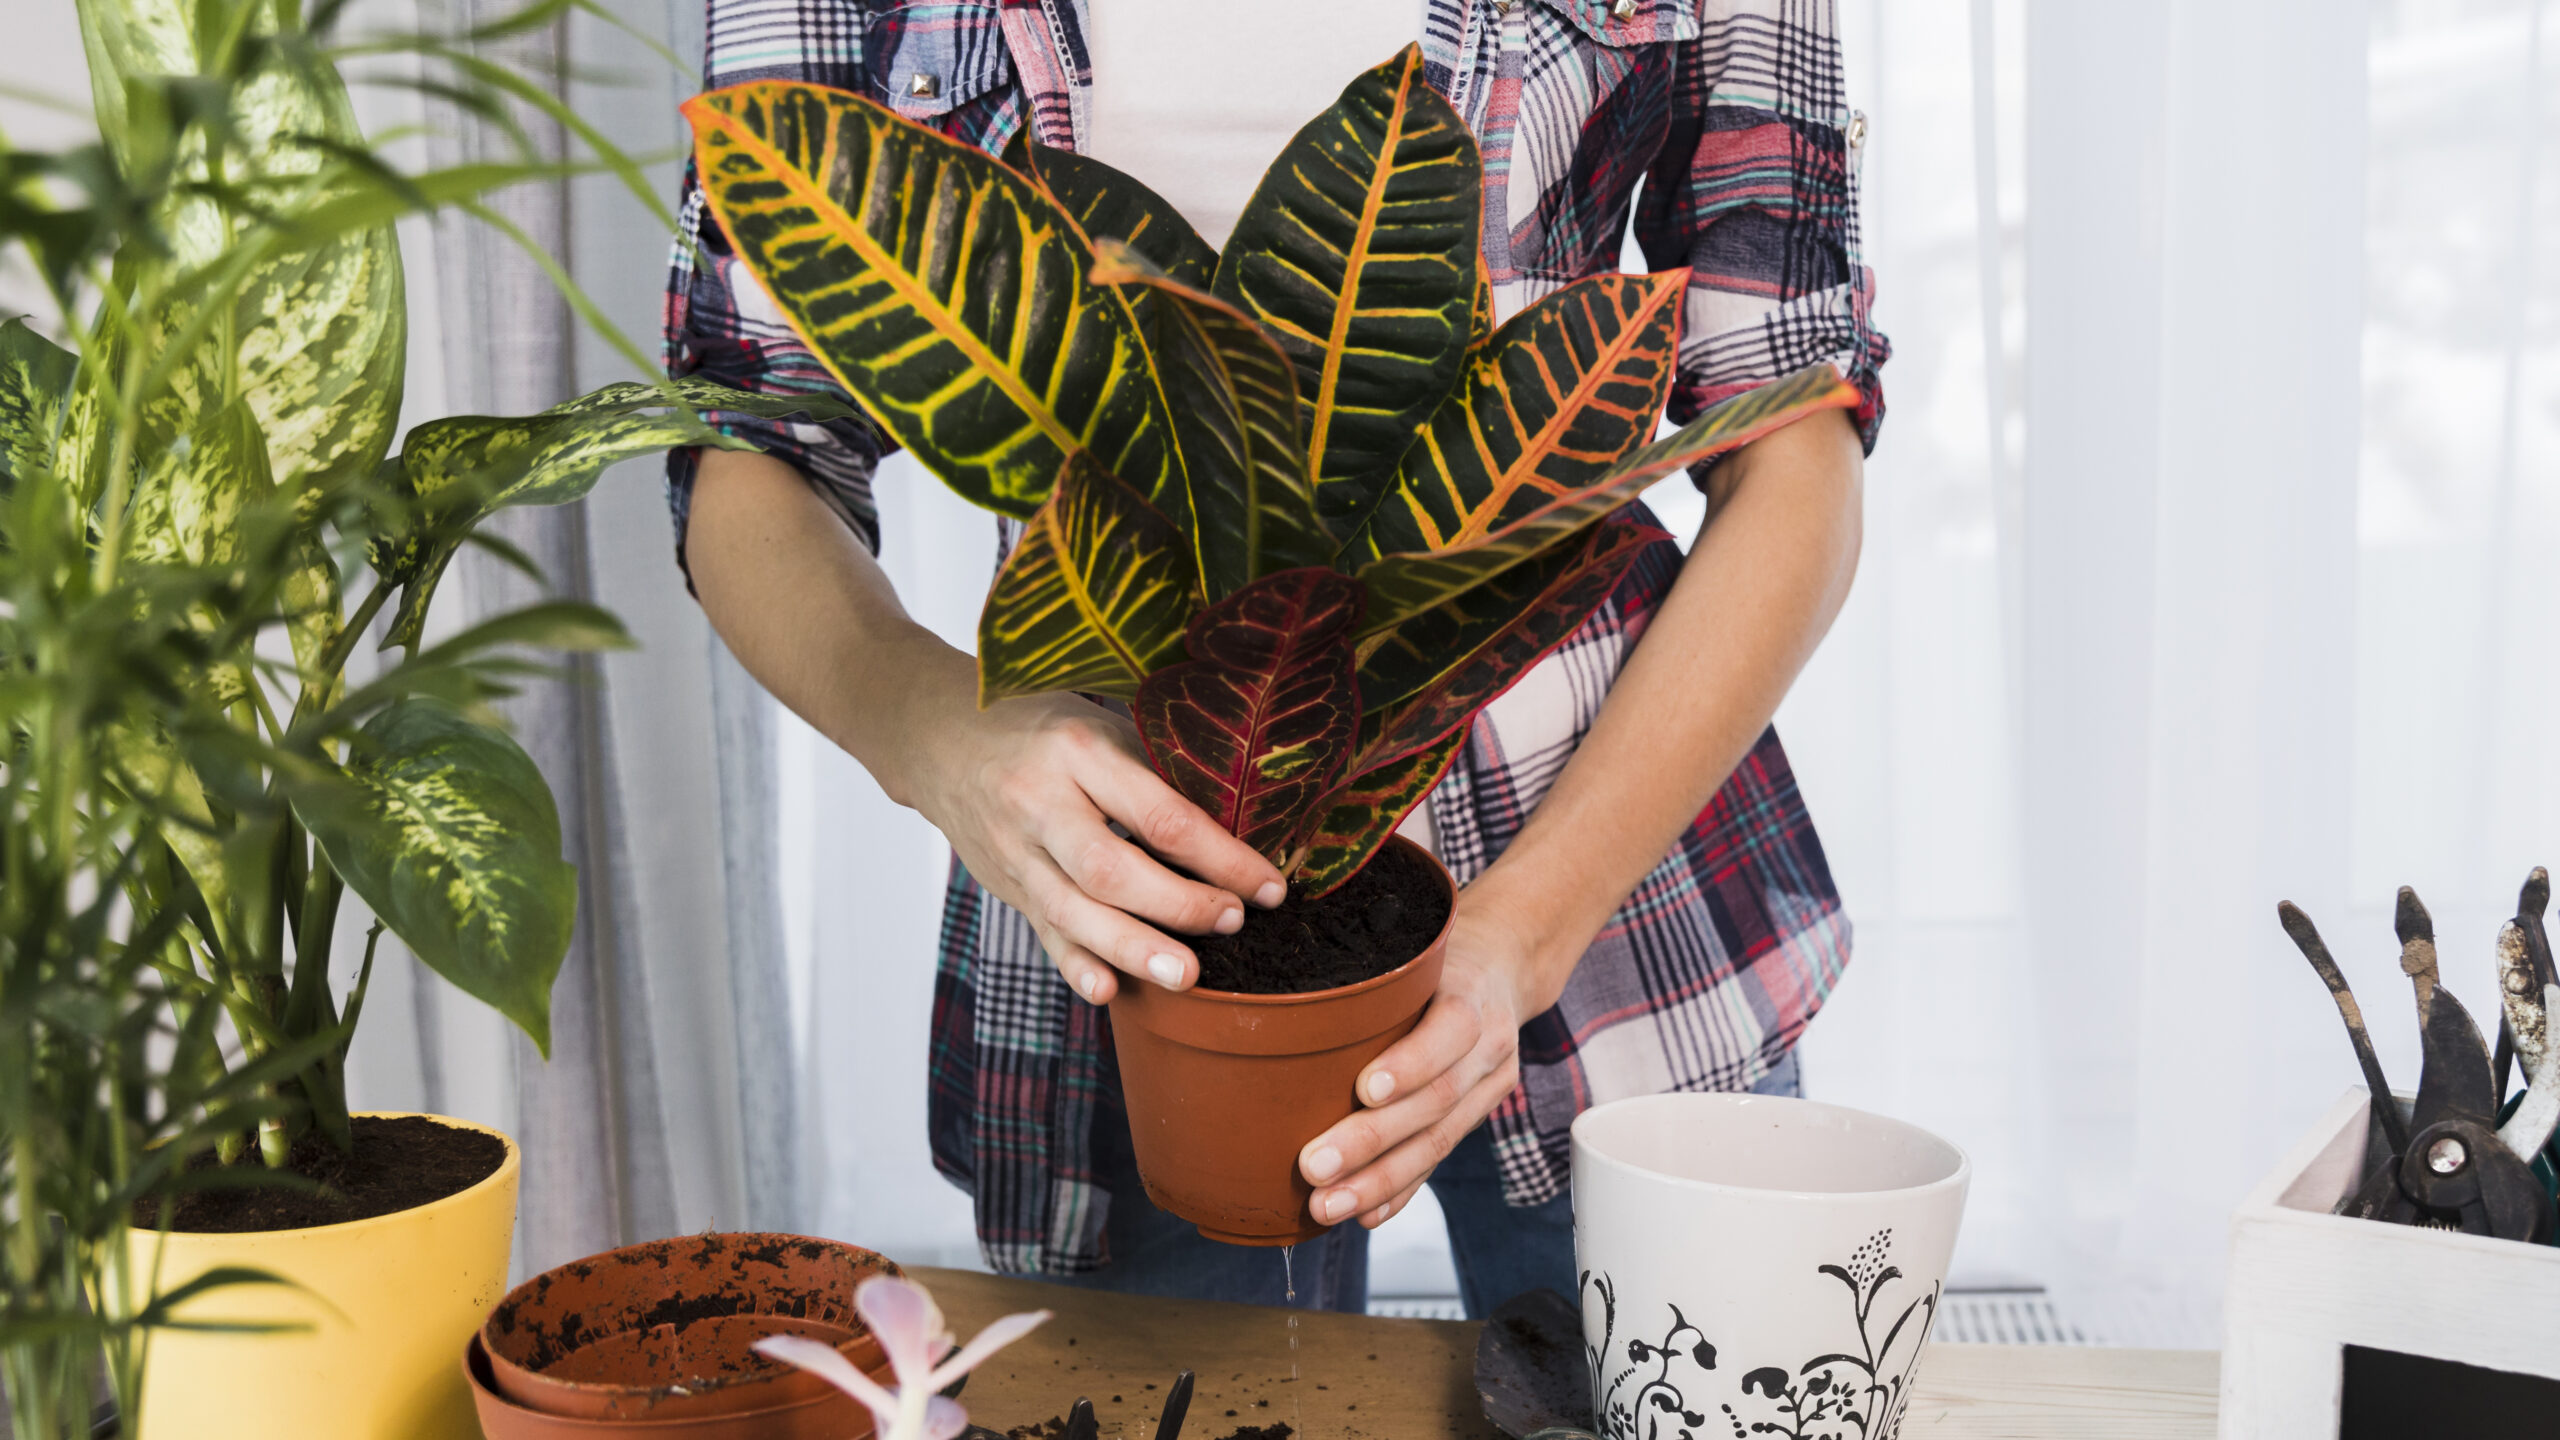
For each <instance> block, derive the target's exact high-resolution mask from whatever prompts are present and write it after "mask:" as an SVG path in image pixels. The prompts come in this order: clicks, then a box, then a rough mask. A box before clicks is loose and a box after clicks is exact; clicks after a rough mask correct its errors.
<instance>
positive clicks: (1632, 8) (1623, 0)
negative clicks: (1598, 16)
mask: <svg viewBox="0 0 2560 1440" xmlns="http://www.w3.org/2000/svg"><path fill="white" fill-rule="evenodd" d="M1609 13H1610V14H1611V15H1614V16H1616V17H1617V18H1619V19H1621V20H1632V19H1634V18H1635V14H1636V0H1618V3H1617V4H1615V5H1612V6H1610V7H1609Z"/></svg>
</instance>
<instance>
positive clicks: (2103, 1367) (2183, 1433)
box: [909, 1268, 2220, 1440]
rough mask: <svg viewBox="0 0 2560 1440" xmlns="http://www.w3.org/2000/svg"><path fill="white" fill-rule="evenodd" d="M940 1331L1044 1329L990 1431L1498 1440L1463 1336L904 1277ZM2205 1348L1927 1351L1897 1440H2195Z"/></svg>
mask: <svg viewBox="0 0 2560 1440" xmlns="http://www.w3.org/2000/svg"><path fill="white" fill-rule="evenodd" d="M909 1273H910V1274H912V1275H914V1276H915V1277H916V1278H917V1279H918V1280H920V1281H922V1282H923V1283H924V1285H925V1286H926V1287H927V1288H929V1289H930V1290H932V1292H933V1294H934V1296H935V1298H936V1299H937V1300H939V1301H940V1302H941V1304H942V1308H943V1313H944V1314H945V1315H946V1316H948V1317H949V1319H950V1321H951V1327H952V1331H953V1333H954V1334H956V1335H957V1336H958V1337H959V1338H960V1339H962V1340H964V1341H965V1340H967V1339H968V1338H969V1337H970V1336H971V1335H974V1334H976V1333H977V1332H978V1330H979V1328H980V1327H981V1326H984V1325H985V1324H986V1323H987V1322H988V1321H990V1320H993V1319H995V1318H996V1317H997V1316H999V1315H1004V1314H1009V1313H1011V1312H1013V1311H1017V1310H1051V1311H1055V1312H1056V1318H1055V1319H1053V1320H1051V1321H1050V1322H1049V1323H1048V1324H1046V1325H1043V1326H1041V1327H1040V1328H1039V1329H1037V1330H1035V1331H1033V1332H1031V1334H1030V1335H1029V1336H1028V1337H1027V1338H1025V1339H1023V1340H1020V1341H1017V1342H1015V1343H1014V1344H1013V1345H1012V1346H1010V1347H1009V1348H1007V1349H1005V1350H1003V1351H1001V1352H999V1353H998V1354H997V1355H996V1356H995V1358H994V1359H992V1360H989V1361H988V1362H987V1363H986V1364H985V1365H983V1366H981V1367H979V1369H978V1371H977V1373H976V1374H974V1375H972V1376H971V1377H970V1380H969V1387H968V1390H967V1391H966V1392H965V1393H964V1394H963V1395H962V1396H961V1400H962V1403H964V1404H965V1405H967V1406H968V1408H969V1418H970V1419H971V1420H972V1421H973V1422H975V1423H977V1424H980V1425H985V1426H988V1427H989V1428H992V1429H997V1430H1004V1429H1009V1428H1011V1427H1014V1426H1018V1425H1026V1424H1036V1423H1038V1422H1040V1421H1043V1420H1047V1419H1049V1418H1050V1417H1051V1416H1062V1415H1064V1414H1065V1413H1066V1411H1067V1409H1068V1407H1069V1406H1071V1405H1073V1404H1074V1403H1075V1400H1076V1397H1077V1396H1079V1395H1082V1396H1085V1397H1087V1398H1090V1399H1091V1400H1092V1401H1093V1404H1094V1413H1095V1415H1096V1416H1097V1418H1099V1419H1100V1420H1101V1422H1102V1437H1103V1440H1152V1437H1153V1435H1154V1433H1155V1420H1156V1416H1157V1415H1158V1413H1159V1412H1161V1411H1162V1409H1163V1407H1164V1394H1165V1388H1166V1387H1167V1386H1169V1385H1171V1384H1172V1383H1173V1378H1174V1376H1176V1375H1178V1374H1180V1373H1181V1372H1182V1371H1183V1369H1185V1368H1186V1367H1188V1368H1189V1369H1191V1370H1192V1371H1194V1372H1195V1375H1196V1378H1195V1379H1194V1380H1193V1382H1192V1383H1193V1386H1194V1390H1193V1394H1192V1399H1191V1411H1190V1417H1189V1419H1188V1420H1187V1421H1186V1422H1185V1423H1184V1425H1183V1427H1182V1433H1183V1436H1184V1440H1223V1437H1226V1436H1229V1435H1232V1434H1233V1433H1234V1432H1235V1431H1236V1430H1237V1429H1238V1428H1240V1427H1243V1426H1246V1425H1252V1426H1269V1425H1272V1424H1274V1423H1279V1424H1285V1425H1287V1426H1288V1427H1289V1428H1290V1429H1291V1431H1292V1432H1294V1433H1295V1434H1296V1435H1297V1436H1301V1437H1305V1440H1337V1437H1339V1440H1500V1434H1501V1432H1499V1431H1497V1430H1495V1429H1494V1428H1493V1427H1492V1426H1491V1425H1490V1424H1488V1423H1486V1421H1485V1419H1484V1416H1483V1413H1482V1411H1481V1410H1480V1409H1479V1408H1478V1406H1477V1403H1476V1393H1475V1355H1476V1330H1477V1326H1475V1325H1474V1324H1471V1323H1468V1322H1463V1321H1448V1320H1377V1319H1371V1318H1369V1317H1367V1316H1361V1315H1325V1314H1306V1313H1303V1312H1301V1313H1298V1314H1297V1316H1296V1323H1295V1324H1294V1325H1292V1324H1291V1323H1290V1322H1291V1312H1289V1311H1286V1310H1276V1309H1270V1308H1267V1307H1263V1306H1257V1305H1225V1304H1218V1303H1215V1302H1210V1301H1198V1300H1153V1299H1140V1298H1137V1297H1133V1296H1127V1295H1113V1294H1108V1293H1105V1292H1101V1291H1094V1290H1078V1289H1071V1288H1069V1287H1067V1286H1063V1285H1045V1284H1042V1283H1040V1282H1038V1281H1034V1280H1019V1279H1012V1278H1008V1277H1004V1276H995V1275H978V1274H972V1273H970V1272H968V1271H963V1270H937V1269H927V1268H917V1269H913V1270H911V1271H910V1272H909ZM2219 1375H2220V1366H2219V1364H2218V1361H2217V1357H2216V1356H2215V1355H2214V1353H2213V1352H2211V1351H2208V1350H2113V1349H2099V1348H2091V1347H2080V1346H2064V1345H1948V1344H1939V1345H1932V1346H1930V1347H1929V1353H1928V1356H1927V1358H1925V1359H1924V1360H1922V1361H1921V1364H1920V1390H1919V1394H1918V1397H1917V1398H1916V1399H1915V1400H1914V1401H1913V1402H1912V1406H1911V1409H1910V1410H1909V1411H1908V1412H1907V1413H1906V1415H1905V1417H1904V1420H1903V1427H1902V1434H1903V1436H1904V1437H1905V1440H2084V1437H2085V1440H2100V1437H2104V1440H2211V1437H2212V1435H2213V1430H2214V1403H2215V1392H2216V1388H2217V1386H2218V1385H2219V1383H2220V1382H2219Z"/></svg>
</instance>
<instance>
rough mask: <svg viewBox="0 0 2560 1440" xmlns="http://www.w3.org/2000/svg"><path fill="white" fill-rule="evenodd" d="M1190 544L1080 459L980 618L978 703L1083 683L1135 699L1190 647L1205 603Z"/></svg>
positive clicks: (1030, 528)
mask: <svg viewBox="0 0 2560 1440" xmlns="http://www.w3.org/2000/svg"><path fill="white" fill-rule="evenodd" d="M1193 573H1194V572H1193V568H1192V556H1191V547H1190V543H1189V541H1188V540H1187V539H1185V537H1184V536H1183V534H1182V532H1181V531H1180V530H1179V529H1176V528H1175V527H1174V524H1173V522H1172V521H1170V520H1167V519H1166V518H1165V517H1164V516H1163V515H1161V514H1159V513H1158V512H1157V511H1156V508H1155V507H1154V506H1152V505H1149V504H1148V503H1147V502H1146V498H1145V497H1144V496H1141V495H1140V494H1138V492H1137V491H1135V490H1132V489H1130V488H1129V487H1128V486H1126V485H1123V484H1121V483H1120V481H1119V480H1118V479H1117V478H1116V477H1114V476H1113V475H1112V474H1111V473H1110V472H1109V471H1106V470H1104V469H1103V468H1102V467H1101V466H1099V465H1096V464H1094V463H1093V462H1092V461H1091V460H1090V459H1079V460H1078V461H1076V462H1075V463H1074V464H1072V465H1070V466H1069V467H1068V469H1067V473H1066V477H1065V478H1064V479H1062V480H1060V481H1059V482H1058V486H1057V489H1056V491H1055V492H1054V493H1052V494H1051V495H1050V496H1049V499H1048V502H1047V503H1045V504H1043V505H1042V506H1041V507H1040V513H1039V514H1037V515H1034V516H1032V517H1031V523H1030V524H1028V525H1026V526H1024V527H1023V529H1022V539H1021V541H1020V542H1019V543H1017V544H1016V545H1015V546H1014V547H1013V553H1012V554H1010V555H1007V556H1006V557H1005V561H1004V566H1003V568H1001V569H999V570H998V571H997V572H996V580H995V585H994V587H993V588H991V589H990V590H988V592H987V604H986V608H985V609H984V610H982V611H980V612H979V615H978V703H979V704H981V705H989V704H993V703H994V702H996V701H998V700H1001V699H1004V698H1005V697H1007V696H1010V695H1037V694H1041V693H1043V692H1046V691H1050V690H1081V691H1083V692H1085V693H1087V694H1091V695H1109V696H1113V697H1116V698H1119V699H1123V700H1126V699H1129V698H1131V697H1134V696H1135V695H1136V694H1137V693H1138V682H1139V681H1141V680H1144V679H1145V678H1146V677H1147V674H1148V672H1150V671H1152V670H1154V669H1155V668H1156V667H1158V666H1160V665H1164V664H1168V663H1170V662H1172V661H1173V660H1174V659H1176V658H1177V657H1179V656H1180V655H1181V653H1182V631H1183V627H1184V626H1185V625H1188V624H1189V623H1190V622H1191V617H1192V615H1193V613H1194V612H1195V611H1197V610H1198V609H1199V600H1198V596H1197V593H1196V591H1195V589H1194V587H1193V584H1192V577H1193Z"/></svg>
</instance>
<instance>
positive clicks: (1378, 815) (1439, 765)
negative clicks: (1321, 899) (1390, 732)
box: [1289, 725, 1467, 896]
mask: <svg viewBox="0 0 2560 1440" xmlns="http://www.w3.org/2000/svg"><path fill="white" fill-rule="evenodd" d="M1466 742H1467V727H1466V726H1465V725H1459V726H1458V727H1457V728H1455V729H1453V730H1451V731H1450V732H1449V733H1448V734H1446V735H1443V736H1441V737H1440V738H1439V739H1438V740H1436V741H1434V742H1433V743H1432V744H1430V745H1428V746H1425V747H1424V748H1422V749H1420V750H1416V751H1414V752H1413V753H1412V754H1410V755H1405V756H1401V757H1399V758H1397V759H1394V760H1390V761H1388V762H1387V763H1386V764H1384V765H1377V766H1372V767H1371V768H1369V769H1367V770H1364V771H1362V772H1360V773H1359V774H1357V775H1354V776H1352V777H1351V779H1350V780H1348V781H1346V782H1344V784H1343V785H1342V786H1341V788H1339V789H1337V790H1335V791H1334V792H1333V793H1332V794H1330V795H1328V796H1326V797H1325V798H1324V801H1323V803H1322V804H1321V805H1320V806H1319V807H1318V809H1317V812H1316V823H1315V827H1314V830H1313V832H1312V833H1311V834H1309V836H1308V837H1307V842H1306V849H1305V850H1304V851H1303V852H1302V854H1301V857H1300V859H1299V861H1298V867H1297V869H1296V870H1295V871H1293V872H1291V874H1290V876H1289V883H1290V885H1291V886H1292V887H1293V888H1294V889H1296V890H1297V892H1298V893H1300V894H1302V895H1308V896H1316V895H1323V894H1326V893H1328V892H1330V891H1332V890H1334V889H1336V888H1338V887H1340V885H1341V884H1342V882H1343V881H1345V880H1348V879H1350V878H1351V877H1352V876H1354V875H1356V874H1358V873H1360V867H1361V866H1363V865H1366V864H1368V863H1369V858H1370V857H1371V856H1373V855H1375V854H1377V853H1378V847H1379V846H1381V845H1384V844H1386V843H1387V837H1388V836H1390V835H1393V834H1394V833H1396V827H1397V826H1398V825H1401V824H1403V823H1404V817H1405V816H1407V815H1408V814H1411V813H1412V811H1413V807H1414V806H1416V805H1418V804H1420V803H1422V799H1423V797H1424V796H1426V795H1429V794H1430V793H1431V787H1432V786H1434V785H1437V784H1439V783H1440V777H1441V776H1443V775H1445V774H1447V773H1449V762H1450V761H1451V760H1453V759H1455V758H1457V754H1458V747H1459V746H1461V745H1464V744H1465V743H1466Z"/></svg>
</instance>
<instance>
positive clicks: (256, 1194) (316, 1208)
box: [134, 1115, 507, 1235]
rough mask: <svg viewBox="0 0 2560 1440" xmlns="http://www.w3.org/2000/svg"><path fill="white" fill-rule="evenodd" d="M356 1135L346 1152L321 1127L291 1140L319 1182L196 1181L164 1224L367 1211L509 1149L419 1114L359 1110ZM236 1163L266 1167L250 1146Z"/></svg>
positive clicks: (340, 1218)
mask: <svg viewBox="0 0 2560 1440" xmlns="http://www.w3.org/2000/svg"><path fill="white" fill-rule="evenodd" d="M355 1140H356V1146H355V1154H354V1155H352V1156H348V1155H344V1154H341V1153H339V1151H338V1148H337V1147H336V1146H334V1145H332V1144H330V1143H329V1141H328V1140H327V1139H326V1138H325V1137H323V1136H321V1135H319V1134H317V1133H314V1134H309V1135H305V1136H303V1137H302V1138H301V1139H300V1140H298V1141H296V1142H295V1143H294V1147H293V1153H292V1155H291V1156H289V1157H288V1158H287V1161H286V1166H285V1168H286V1169H288V1170H291V1171H292V1172H293V1173H294V1174H296V1175H300V1176H302V1177H303V1178H304V1179H306V1180H316V1181H318V1182H319V1183H320V1184H321V1185H322V1186H323V1187H324V1188H323V1189H320V1190H317V1191H314V1190H304V1189H292V1190H287V1189H284V1188H282V1187H280V1186H273V1185H251V1186H247V1187H243V1188H231V1187H225V1188H222V1189H215V1190H199V1191H196V1192H194V1193H192V1194H188V1195H182V1196H180V1197H178V1201H177V1213H176V1215H175V1216H174V1217H173V1218H172V1219H171V1221H170V1223H169V1228H170V1229H172V1230H180V1231H185V1232H188V1233H190V1234H198V1235H217V1234H219V1235H241V1234H253V1233H257V1232H260V1231H266V1230H299V1229H302V1228H303V1227H305V1226H310V1225H340V1224H344V1223H346V1222H347V1221H349V1220H370V1219H372V1218H373V1217H374V1216H376V1215H393V1214H397V1213H399V1212H400V1211H403V1210H414V1209H416V1208H417V1207H419V1206H421V1205H427V1204H432V1203H434V1202H435V1201H438V1200H442V1199H443V1198H445V1197H446V1196H448V1195H459V1194H461V1193H462V1192H463V1191H465V1190H468V1189H470V1188H471V1187H472V1186H474V1185H477V1184H479V1183H480V1182H481V1181H483V1180H486V1179H488V1178H489V1177H490V1176H492V1175H494V1174H496V1173H498V1167H499V1166H500V1165H502V1164H504V1163H506V1158H507V1147H506V1142H504V1141H502V1140H500V1139H499V1138H498V1137H497V1136H495V1135H492V1134H489V1133H488V1132H487V1131H485V1130H466V1129H463V1128H462V1127H460V1126H457V1125H446V1124H443V1123H441V1122H439V1121H435V1120H430V1119H428V1118H427V1117H426V1116H424V1115H359V1116H357V1117H355ZM221 1164H222V1161H221V1160H220V1159H219V1158H217V1157H216V1156H215V1155H214V1154H213V1153H212V1152H211V1151H207V1152H206V1153H204V1154H202V1155H199V1156H197V1157H196V1158H195V1159H194V1160H193V1161H192V1162H190V1163H189V1164H188V1166H187V1169H188V1171H189V1172H190V1173H193V1172H196V1171H202V1170H212V1169H218V1168H220V1167H221ZM232 1168H233V1169H234V1170H235V1171H242V1172H249V1174H250V1176H251V1177H252V1178H254V1177H255V1175H257V1174H260V1173H263V1172H264V1171H265V1169H266V1167H265V1166H264V1165H263V1164H261V1163H260V1162H259V1160H258V1158H257V1156H256V1154H255V1153H254V1152H252V1153H251V1154H249V1155H247V1156H244V1157H242V1159H241V1161H240V1162H239V1164H237V1165H235V1166H233V1167H232ZM134 1224H136V1225H137V1226H142V1227H146V1228H151V1229H157V1228H158V1227H159V1224H160V1205H159V1202H158V1201H157V1200H145V1201H143V1202H142V1203H141V1204H139V1205H137V1206H135V1207H134Z"/></svg>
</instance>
